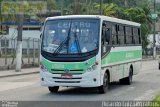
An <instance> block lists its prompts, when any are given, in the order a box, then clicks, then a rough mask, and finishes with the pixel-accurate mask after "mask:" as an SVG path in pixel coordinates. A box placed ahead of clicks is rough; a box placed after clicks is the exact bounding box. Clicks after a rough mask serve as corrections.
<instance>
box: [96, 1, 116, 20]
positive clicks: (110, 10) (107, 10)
mask: <svg viewBox="0 0 160 107" xmlns="http://www.w3.org/2000/svg"><path fill="white" fill-rule="evenodd" d="M95 8H96V9H98V10H100V5H99V4H97V3H96V4H95ZM117 10H118V6H117V5H116V4H114V3H110V4H108V3H105V4H102V14H103V15H104V16H111V17H115V16H116V11H117Z"/></svg>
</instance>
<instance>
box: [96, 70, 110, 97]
mask: <svg viewBox="0 0 160 107" xmlns="http://www.w3.org/2000/svg"><path fill="white" fill-rule="evenodd" d="M108 85H109V80H108V74H107V73H105V74H104V77H103V85H101V86H99V87H98V91H99V93H100V94H104V93H106V92H107V90H108Z"/></svg>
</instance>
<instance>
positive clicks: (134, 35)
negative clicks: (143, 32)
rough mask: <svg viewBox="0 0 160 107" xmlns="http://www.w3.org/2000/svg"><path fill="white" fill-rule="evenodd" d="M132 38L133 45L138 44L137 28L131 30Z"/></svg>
mask: <svg viewBox="0 0 160 107" xmlns="http://www.w3.org/2000/svg"><path fill="white" fill-rule="evenodd" d="M133 37H134V42H135V44H139V36H138V28H133Z"/></svg>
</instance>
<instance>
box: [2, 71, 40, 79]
mask: <svg viewBox="0 0 160 107" xmlns="http://www.w3.org/2000/svg"><path fill="white" fill-rule="evenodd" d="M37 73H39V71H36V72H27V73H21V74H11V75H3V76H0V78H5V77H14V76H20V75H30V74H37Z"/></svg>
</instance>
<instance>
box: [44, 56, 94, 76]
mask: <svg viewBox="0 0 160 107" xmlns="http://www.w3.org/2000/svg"><path fill="white" fill-rule="evenodd" d="M95 61H96V58H95V57H93V58H91V59H89V60H88V61H84V62H51V61H48V60H46V59H45V58H44V57H41V63H42V64H43V65H45V67H46V68H47V70H48V71H49V72H50V73H64V71H63V70H64V69H69V70H81V71H70V73H74V74H76V73H84V72H85V71H86V69H87V68H88V67H90V66H91V65H93V64H94V63H95ZM86 63H88V64H86ZM54 70H55V71H54ZM56 70H58V71H56ZM59 70H62V71H59Z"/></svg>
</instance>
